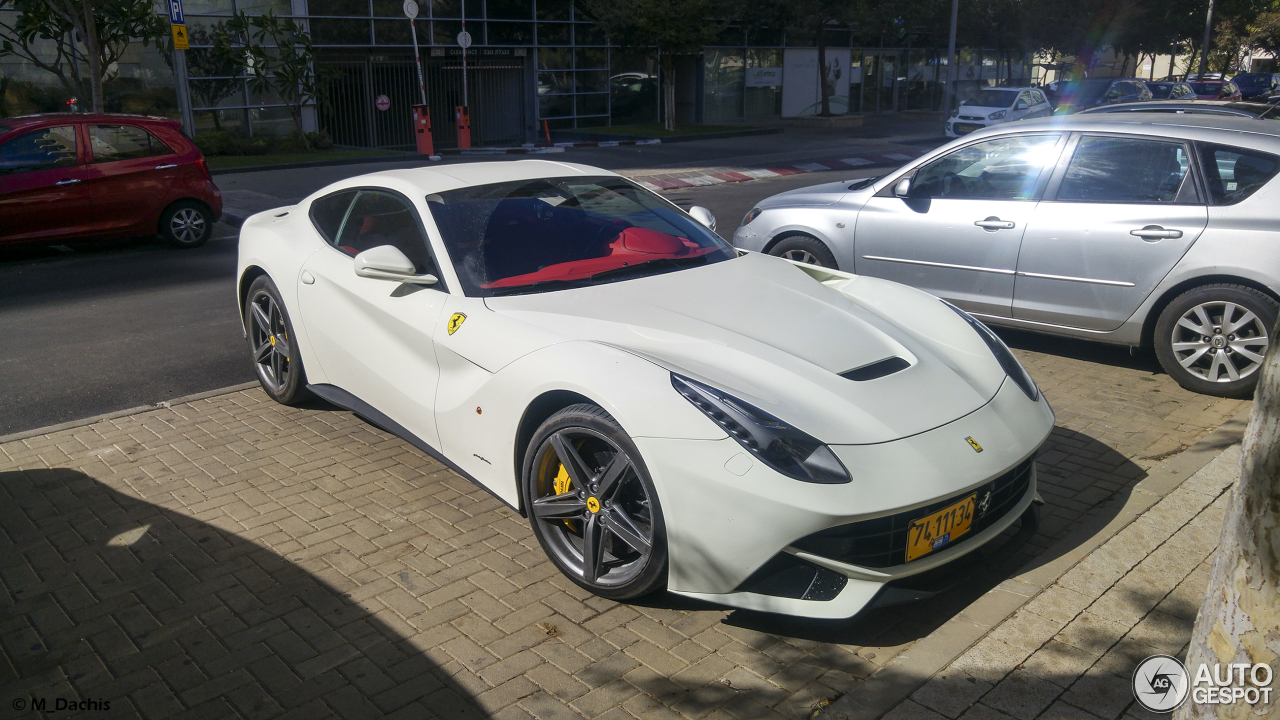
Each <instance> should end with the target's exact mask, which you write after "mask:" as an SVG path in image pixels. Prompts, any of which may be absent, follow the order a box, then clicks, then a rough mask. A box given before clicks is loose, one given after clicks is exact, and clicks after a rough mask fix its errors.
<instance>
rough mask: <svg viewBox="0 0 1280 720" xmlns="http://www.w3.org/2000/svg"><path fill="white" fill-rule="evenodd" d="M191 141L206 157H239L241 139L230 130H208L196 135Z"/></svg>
mask: <svg viewBox="0 0 1280 720" xmlns="http://www.w3.org/2000/svg"><path fill="white" fill-rule="evenodd" d="M193 140H194V141H195V143H196V147H198V148H200V152H202V153H204V154H205V155H206V156H208V155H239V154H240V143H241V139H240V136H239V135H236V134H235V133H233V132H231V131H230V130H210V131H207V132H200V133H196V136H195V138H193Z"/></svg>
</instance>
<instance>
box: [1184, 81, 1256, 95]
mask: <svg viewBox="0 0 1280 720" xmlns="http://www.w3.org/2000/svg"><path fill="white" fill-rule="evenodd" d="M1187 84H1188V85H1190V86H1191V91H1192V92H1194V93H1195V94H1196V97H1195V99H1196V100H1240V99H1242V98H1241V95H1240V88H1238V87H1236V84H1235V83H1233V82H1231V81H1229V80H1188V81H1187ZM1186 99H1188V100H1190V99H1191V98H1186Z"/></svg>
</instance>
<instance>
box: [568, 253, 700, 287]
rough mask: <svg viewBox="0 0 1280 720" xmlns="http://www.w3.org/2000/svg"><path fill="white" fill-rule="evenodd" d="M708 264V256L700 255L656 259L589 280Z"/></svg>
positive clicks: (597, 275) (606, 271) (620, 268)
mask: <svg viewBox="0 0 1280 720" xmlns="http://www.w3.org/2000/svg"><path fill="white" fill-rule="evenodd" d="M706 262H707V256H706V255H699V256H697V257H691V258H654V259H653V260H645V261H644V262H639V263H636V264H635V265H623V266H622V267H616V268H612V269H609V270H601V271H600V272H598V273H596V274H595V275H592V276H591V277H590V278H589V279H590V280H592V281H595V280H608V279H611V278H618V277H625V276H627V275H647V274H649V273H650V272H652V271H654V270H661V269H664V268H665V269H668V270H676V269H678V268H683V267H689V266H691V265H703V264H705V263H706Z"/></svg>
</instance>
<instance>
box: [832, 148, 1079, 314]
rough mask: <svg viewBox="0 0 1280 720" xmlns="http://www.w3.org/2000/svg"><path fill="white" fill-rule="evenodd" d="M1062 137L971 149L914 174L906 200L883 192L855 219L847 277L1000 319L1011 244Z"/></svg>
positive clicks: (1005, 307) (1012, 259) (1013, 250)
mask: <svg viewBox="0 0 1280 720" xmlns="http://www.w3.org/2000/svg"><path fill="white" fill-rule="evenodd" d="M1062 138H1063V135H1062V134H1059V133H1024V134H1018V135H1002V136H999V137H995V138H988V139H984V140H980V141H977V142H974V143H971V144H969V145H966V146H964V147H961V148H957V149H956V150H953V151H951V152H949V153H947V154H946V155H943V156H942V157H940V158H937V159H935V160H933V161H931V162H929V163H927V164H925V165H923V166H921V167H920V168H918V169H917V170H915V171H914V173H912V179H911V191H910V193H909V195H908V197H905V198H903V197H897V196H895V195H894V194H893V189H894V185H895V184H896V183H890V184H889V186H887V187H886V188H885V189H884V190H883V191H882V192H880V193H877V194H876V196H874V197H872V198H871V199H870V200H869V201H868V202H867V204H866V205H865V206H863V208H862V210H861V211H860V212H859V213H858V219H857V225H856V227H855V230H854V246H855V247H854V252H855V268H856V272H857V273H859V274H862V275H871V276H874V277H881V278H885V279H887V280H893V281H896V282H900V283H905V284H907V285H912V286H914V287H918V288H920V289H922V290H926V291H928V292H931V293H933V294H934V295H937V296H938V297H941V298H944V299H946V300H949V301H951V302H953V303H955V304H956V305H959V306H960V307H962V308H964V309H966V310H970V311H973V312H980V313H984V314H988V315H998V316H1003V317H1008V315H1009V308H1010V305H1011V304H1012V301H1013V276H1014V272H1015V269H1016V267H1017V260H1018V245H1019V243H1020V242H1021V240H1022V232H1023V230H1024V229H1025V227H1026V223H1027V220H1028V219H1030V217H1031V213H1032V210H1034V208H1035V205H1036V198H1037V197H1038V195H1039V193H1040V192H1041V191H1042V190H1043V185H1044V182H1043V181H1044V180H1047V176H1048V174H1049V173H1048V171H1047V170H1045V168H1052V167H1053V163H1054V161H1055V160H1056V159H1057V154H1058V152H1059V151H1060V149H1061V142H1062Z"/></svg>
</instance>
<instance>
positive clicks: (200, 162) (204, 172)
mask: <svg viewBox="0 0 1280 720" xmlns="http://www.w3.org/2000/svg"><path fill="white" fill-rule="evenodd" d="M196 167H198V168H200V174H201V175H204V179H205V180H212V179H213V176H212V175H210V174H209V166H208V165H207V164H206V163H205V161H204V156H203V155H202V156H201V157H200V159H199V160H196Z"/></svg>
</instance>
